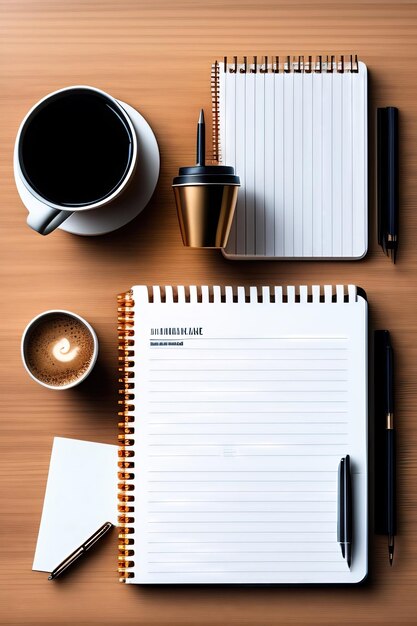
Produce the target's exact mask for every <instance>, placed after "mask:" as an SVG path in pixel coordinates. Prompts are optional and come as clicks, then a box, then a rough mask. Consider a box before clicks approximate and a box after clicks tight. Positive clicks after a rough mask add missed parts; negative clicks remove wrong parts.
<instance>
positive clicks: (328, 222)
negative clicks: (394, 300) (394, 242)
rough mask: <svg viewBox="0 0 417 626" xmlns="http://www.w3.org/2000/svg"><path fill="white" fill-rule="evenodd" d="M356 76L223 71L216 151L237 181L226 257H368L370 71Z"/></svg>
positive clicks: (243, 67) (219, 73) (322, 71)
mask: <svg viewBox="0 0 417 626" xmlns="http://www.w3.org/2000/svg"><path fill="white" fill-rule="evenodd" d="M328 69H330V70H331V71H328ZM342 69H343V71H342ZM354 69H355V70H356V69H357V71H350V67H349V66H348V64H346V65H344V66H343V68H342V66H340V65H335V66H333V65H332V66H330V67H328V66H326V64H323V65H321V66H320V67H317V66H315V69H313V71H306V68H305V67H303V66H301V69H300V70H299V71H298V70H297V68H295V67H293V66H292V65H290V66H289V67H288V71H287V70H285V71H284V69H281V70H280V71H279V72H276V71H275V67H274V66H272V65H271V64H269V65H268V66H267V68H266V71H265V67H264V68H262V67H261V66H258V67H256V66H255V65H254V64H250V65H248V64H247V63H246V64H242V63H238V64H237V65H236V66H235V64H231V63H228V64H226V65H225V64H224V63H223V62H220V63H218V64H217V66H216V68H215V70H214V71H213V76H214V78H213V83H214V86H213V94H214V98H213V102H214V107H213V110H214V116H215V122H214V131H215V143H218V146H217V151H218V153H219V157H220V160H221V162H222V163H223V164H226V165H232V166H234V167H235V170H236V173H237V174H238V176H240V179H241V188H240V191H239V198H238V204H237V209H236V216H235V220H234V223H233V226H232V231H231V235H230V238H229V242H228V245H227V248H226V250H225V254H226V255H227V256H228V257H230V258H254V259H264V258H269V259H275V258H284V259H292V258H303V259H326V258H327V259H328V258H332V259H359V258H361V257H363V256H364V255H365V254H366V251H367V241H368V217H367V213H368V198H367V195H368V189H367V177H368V162H367V159H368V157H367V133H368V130H367V69H366V66H365V64H364V63H362V62H359V63H356V65H355V68H354ZM215 149H216V148H215Z"/></svg>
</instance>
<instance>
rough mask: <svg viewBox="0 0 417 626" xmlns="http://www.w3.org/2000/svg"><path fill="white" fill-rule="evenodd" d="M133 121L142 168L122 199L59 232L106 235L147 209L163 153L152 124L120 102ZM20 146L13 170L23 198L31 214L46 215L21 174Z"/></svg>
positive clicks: (78, 218)
mask: <svg viewBox="0 0 417 626" xmlns="http://www.w3.org/2000/svg"><path fill="white" fill-rule="evenodd" d="M118 102H119V103H120V104H121V105H122V107H123V108H124V109H125V110H126V113H127V114H128V115H129V117H130V119H131V120H132V123H133V126H134V127H135V130H136V135H137V138H138V164H137V169H136V172H135V173H134V175H133V178H132V181H131V183H130V184H129V186H128V187H127V188H126V190H125V191H124V192H123V193H122V194H121V196H120V197H118V198H116V199H115V200H113V202H111V203H110V204H108V205H107V206H104V207H101V208H99V209H92V210H91V211H78V212H76V213H74V214H73V215H71V217H69V218H68V219H67V220H66V221H65V222H64V223H63V224H61V226H59V228H60V229H61V230H65V231H66V232H67V233H72V234H73V235H104V234H105V233H110V232H112V231H113V230H116V229H117V228H121V227H122V226H124V225H125V224H127V223H128V222H130V221H131V220H133V218H134V217H136V216H137V215H139V213H140V212H141V211H143V209H144V208H145V207H146V205H147V204H148V202H149V200H150V199H151V197H152V194H153V192H154V191H155V187H156V183H157V182H158V177H159V166H160V159H159V149H158V144H157V142H156V138H155V135H154V134H153V131H152V128H151V127H150V126H149V124H148V122H147V121H146V120H145V119H144V118H143V117H142V115H141V114H140V113H139V112H138V111H136V109H134V108H133V107H131V106H130V105H129V104H126V103H125V102H121V101H120V100H119V101H118ZM16 165H17V144H15V149H14V156H13V166H14V178H15V182H16V187H17V191H18V192H19V196H20V198H21V200H22V202H23V204H24V205H25V207H26V208H27V210H28V211H29V210H30V211H42V208H43V207H44V206H45V205H44V204H43V202H41V201H40V200H38V199H37V198H35V197H34V196H32V194H31V193H30V192H29V191H28V189H27V188H26V187H25V185H24V184H23V182H22V180H21V178H20V176H19V174H18V173H17V167H16Z"/></svg>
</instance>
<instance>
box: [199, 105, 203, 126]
mask: <svg viewBox="0 0 417 626" xmlns="http://www.w3.org/2000/svg"><path fill="white" fill-rule="evenodd" d="M198 123H199V124H204V109H201V111H200V117H199V118H198Z"/></svg>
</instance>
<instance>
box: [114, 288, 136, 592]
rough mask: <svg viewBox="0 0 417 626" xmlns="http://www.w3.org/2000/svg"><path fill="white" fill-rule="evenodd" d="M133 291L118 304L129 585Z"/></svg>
mask: <svg viewBox="0 0 417 626" xmlns="http://www.w3.org/2000/svg"><path fill="white" fill-rule="evenodd" d="M132 296H133V294H132V291H128V292H127V293H123V294H120V295H119V296H118V297H117V300H118V309H117V311H118V317H117V320H118V326H117V330H118V342H119V354H118V364H119V367H118V371H119V378H118V380H119V400H118V404H119V407H120V410H119V412H118V417H119V437H118V443H119V451H118V457H119V458H118V475H117V476H118V480H119V482H118V490H119V493H118V506H117V508H118V526H119V550H118V552H119V562H118V571H119V576H120V578H119V580H120V582H126V580H127V579H128V578H133V576H134V574H133V571H131V568H132V567H133V566H134V561H133V560H131V557H133V555H134V549H133V545H134V539H133V537H132V534H133V528H132V526H130V524H132V523H133V522H134V521H135V519H134V517H133V516H132V513H134V511H135V507H134V504H133V503H134V501H135V496H134V494H133V490H134V485H133V482H132V481H133V478H134V473H133V472H132V470H134V468H135V462H134V461H132V458H133V456H134V452H133V450H132V449H131V447H132V446H133V444H134V438H133V435H134V427H133V425H132V422H133V413H132V412H133V411H134V408H135V407H134V404H133V401H134V398H135V395H134V391H133V390H134V383H133V381H132V378H133V375H134V374H133V369H132V368H133V365H134V356H135V352H134V345H135V340H134V301H133V297H132Z"/></svg>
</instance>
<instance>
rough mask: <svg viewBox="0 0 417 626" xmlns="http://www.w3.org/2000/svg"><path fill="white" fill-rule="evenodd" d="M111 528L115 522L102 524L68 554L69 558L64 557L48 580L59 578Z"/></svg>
mask: <svg viewBox="0 0 417 626" xmlns="http://www.w3.org/2000/svg"><path fill="white" fill-rule="evenodd" d="M110 528H113V524H112V523H111V522H106V523H105V524H103V526H100V528H99V529H98V530H96V532H95V533H93V534H92V535H91V537H89V538H88V539H87V540H86V541H84V543H83V544H81V546H80V547H79V548H77V549H76V550H74V552H71V554H70V555H69V556H67V558H66V559H64V560H63V561H62V563H60V564H59V565H58V566H57V567H56V568H55V569H54V570H53V572H51V574H50V575H49V576H48V580H54V579H55V578H58V576H60V575H61V574H63V573H64V572H65V571H66V570H67V569H68V568H69V567H71V566H72V565H73V564H74V563H75V562H76V561H78V559H80V558H81V557H82V556H84V555H85V554H86V553H87V552H88V550H90V548H92V547H93V546H94V545H95V544H96V543H97V541H99V540H100V539H101V538H102V537H103V536H104V535H105V534H106V533H108V531H109V530H110Z"/></svg>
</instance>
